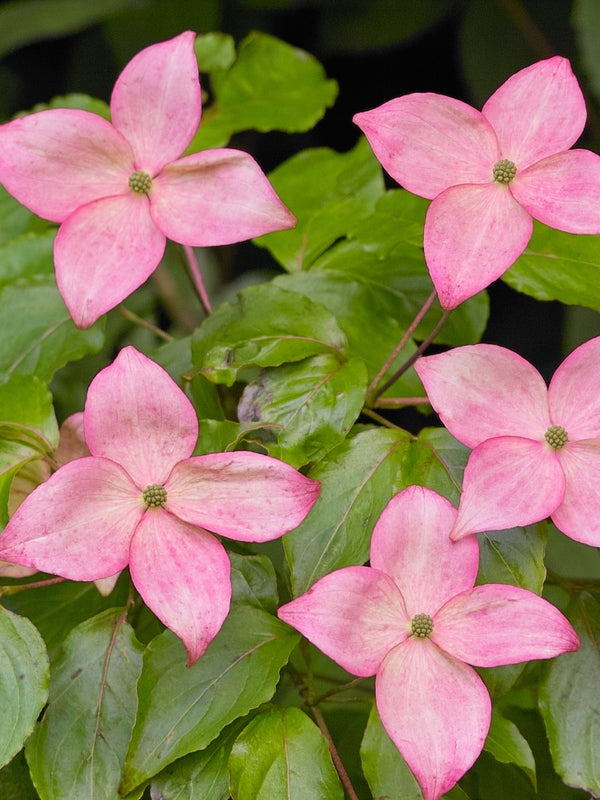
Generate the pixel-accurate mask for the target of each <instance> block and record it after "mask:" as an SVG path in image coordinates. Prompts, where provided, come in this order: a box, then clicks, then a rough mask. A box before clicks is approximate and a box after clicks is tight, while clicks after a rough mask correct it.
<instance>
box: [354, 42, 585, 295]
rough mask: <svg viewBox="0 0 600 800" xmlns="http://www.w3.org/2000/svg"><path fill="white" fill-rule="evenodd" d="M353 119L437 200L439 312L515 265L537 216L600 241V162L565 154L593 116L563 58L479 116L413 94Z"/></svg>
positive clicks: (413, 187) (537, 68)
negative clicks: (587, 120) (590, 235)
mask: <svg viewBox="0 0 600 800" xmlns="http://www.w3.org/2000/svg"><path fill="white" fill-rule="evenodd" d="M354 121H355V122H356V124H357V125H358V126H359V127H360V128H361V130H362V131H363V132H364V133H365V135H366V136H367V139H368V140H369V143H370V144H371V147H372V148H373V151H374V153H375V155H376V156H377V158H378V159H379V161H380V162H381V164H382V165H383V167H384V168H385V169H386V170H387V172H389V174H390V175H391V176H392V177H393V178H394V179H395V180H397V181H398V182H399V183H400V184H402V186H404V187H405V188H406V189H408V190H409V191H410V192H413V193H414V194H417V195H420V196H421V197H426V198H428V199H431V200H433V202H432V203H431V205H430V206H429V209H428V211H427V216H426V220H425V231H424V248H425V259H426V261H427V266H428V268H429V272H430V275H431V278H432V280H433V283H434V286H435V288H436V290H437V293H438V297H439V300H440V303H441V305H442V307H443V308H446V309H451V308H455V307H456V306H457V305H459V304H460V303H462V302H463V300H466V299H467V298H469V297H471V296H472V295H474V294H476V293H477V292H479V291H480V290H481V289H484V288H485V287H486V286H488V285H489V284H490V283H491V282H492V281H493V280H495V279H496V278H499V277H500V275H502V273H503V272H505V271H506V270H507V269H508V268H509V267H510V266H511V265H512V264H513V263H514V262H515V261H516V259H517V258H518V257H519V256H520V255H521V253H522V252H523V251H524V250H525V248H526V246H527V243H528V242H529V239H530V237H531V233H532V230H533V221H532V217H533V218H535V219H537V220H539V221H540V222H543V223H544V224H546V225H549V226H551V227H553V228H558V229H559V230H562V231H567V232H569V233H595V234H597V233H600V157H598V156H597V155H596V154H595V153H592V152H589V151H588V150H569V148H570V147H571V146H572V145H573V144H574V143H575V142H576V140H577V139H578V137H579V136H580V134H581V132H582V131H583V128H584V125H585V121H586V109H585V102H584V99H583V95H582V93H581V90H580V88H579V85H578V84H577V80H576V78H575V76H574V75H573V73H572V71H571V67H570V64H569V62H568V61H567V60H566V59H565V58H561V57H559V56H555V57H554V58H549V59H548V60H546V61H540V62H538V63H536V64H532V65H531V66H530V67H527V68H526V69H523V70H521V71H520V72H517V73H516V74H515V75H513V76H512V77H511V78H509V79H508V80H507V81H506V82H505V83H504V84H503V85H502V86H501V87H500V88H499V89H498V90H497V91H496V92H494V94H493V95H492V96H491V97H490V99H489V100H488V101H487V102H486V104H485V105H484V106H483V110H482V111H481V112H479V111H477V110H476V109H474V108H472V107H471V106H468V105H466V104H465V103H462V102H460V101H459V100H455V99H453V98H450V97H444V96H442V95H437V94H432V93H425V94H421V93H416V94H409V95H405V96H404V97H399V98H396V99H395V100H390V101H389V102H387V103H384V104H383V105H382V106H379V107H378V108H375V109H373V110H372V111H366V112H364V113H360V114H356V115H355V117H354Z"/></svg>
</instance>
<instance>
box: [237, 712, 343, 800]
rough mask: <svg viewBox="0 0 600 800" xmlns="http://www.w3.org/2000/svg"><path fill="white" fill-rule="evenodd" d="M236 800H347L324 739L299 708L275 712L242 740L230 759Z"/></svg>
mask: <svg viewBox="0 0 600 800" xmlns="http://www.w3.org/2000/svg"><path fill="white" fill-rule="evenodd" d="M229 766H230V770H231V794H232V797H233V800H343V798H344V790H343V789H342V786H341V784H340V780H339V778H338V775H337V773H336V771H335V769H334V766H333V763H332V761H331V756H330V754H329V748H328V745H327V741H326V739H325V738H324V737H323V735H322V733H321V732H320V731H319V729H318V728H317V726H316V725H315V723H314V722H312V721H311V720H310V719H309V718H308V717H307V716H306V714H304V712H302V711H301V710H300V709H299V708H293V707H292V708H285V709H277V708H273V709H271V710H269V711H265V712H264V713H262V714H259V715H258V716H257V717H255V718H254V719H253V720H252V722H250V724H249V725H248V726H247V727H246V728H245V729H244V731H243V732H242V733H241V734H240V735H239V736H238V738H237V740H236V742H235V744H234V746H233V749H232V751H231V756H230V759H229Z"/></svg>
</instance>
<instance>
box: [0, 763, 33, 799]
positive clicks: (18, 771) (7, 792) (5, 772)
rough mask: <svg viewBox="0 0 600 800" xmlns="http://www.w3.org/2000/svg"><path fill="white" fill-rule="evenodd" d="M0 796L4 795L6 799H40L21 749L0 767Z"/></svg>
mask: <svg viewBox="0 0 600 800" xmlns="http://www.w3.org/2000/svg"><path fill="white" fill-rule="evenodd" d="M0 797H6V798H7V800H8V798H10V800H40V796H39V794H38V793H37V792H36V790H35V789H34V787H33V783H32V782H31V777H30V775H29V769H28V767H27V762H26V761H25V754H24V753H23V751H21V752H20V753H18V754H17V755H16V756H15V757H14V758H13V760H12V761H11V762H10V763H9V764H7V765H6V766H5V767H3V768H2V769H0Z"/></svg>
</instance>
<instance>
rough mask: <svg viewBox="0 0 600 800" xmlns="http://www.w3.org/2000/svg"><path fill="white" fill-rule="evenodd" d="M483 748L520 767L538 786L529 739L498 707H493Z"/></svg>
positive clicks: (499, 758)
mask: <svg viewBox="0 0 600 800" xmlns="http://www.w3.org/2000/svg"><path fill="white" fill-rule="evenodd" d="M483 748H484V750H487V752H488V753H490V754H491V755H492V756H494V758H495V759H496V761H499V762H500V763H501V764H515V765H516V766H517V767H520V768H521V769H522V770H523V771H524V772H525V773H526V774H527V775H528V777H529V779H530V780H531V783H532V784H533V787H534V788H535V787H536V786H537V781H536V774H535V759H534V757H533V753H532V752H531V747H529V744H528V742H527V739H525V737H524V736H523V735H522V733H521V732H520V731H519V729H518V728H517V726H516V725H515V724H514V722H510V720H508V719H506V718H505V717H503V716H502V715H501V714H500V712H499V711H497V710H496V709H492V722H491V725H490V730H489V733H488V735H487V739H486V740H485V744H484V745H483Z"/></svg>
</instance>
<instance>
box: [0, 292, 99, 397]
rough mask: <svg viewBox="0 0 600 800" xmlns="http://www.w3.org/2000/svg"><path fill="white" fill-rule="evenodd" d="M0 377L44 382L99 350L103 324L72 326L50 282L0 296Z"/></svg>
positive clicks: (2, 293)
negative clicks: (22, 376)
mask: <svg viewBox="0 0 600 800" xmlns="http://www.w3.org/2000/svg"><path fill="white" fill-rule="evenodd" d="M0 330H1V331H2V337H0V373H2V372H4V373H5V374H6V375H11V374H12V373H13V372H18V373H23V374H25V375H31V374H35V375H37V376H38V378H41V379H42V380H45V381H48V380H50V378H52V376H53V375H54V373H55V372H56V370H58V369H59V368H60V367H62V366H64V365H65V364H66V363H67V362H69V361H75V360H77V359H79V358H82V357H83V356H84V355H87V354H88V353H93V352H95V351H97V350H99V348H100V347H101V346H102V343H103V340H104V335H103V332H102V331H103V323H102V322H101V321H100V322H97V323H96V324H95V325H93V326H92V327H91V328H88V329H87V330H79V329H78V328H76V327H75V325H74V323H73V321H72V320H71V317H70V316H69V312H68V311H67V309H66V307H65V304H64V303H63V301H62V298H61V296H60V295H59V293H58V290H57V288H56V284H55V283H54V278H51V279H50V278H40V279H39V280H37V281H31V282H29V283H19V285H18V286H13V285H9V286H5V288H4V289H3V290H2V291H0Z"/></svg>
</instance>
